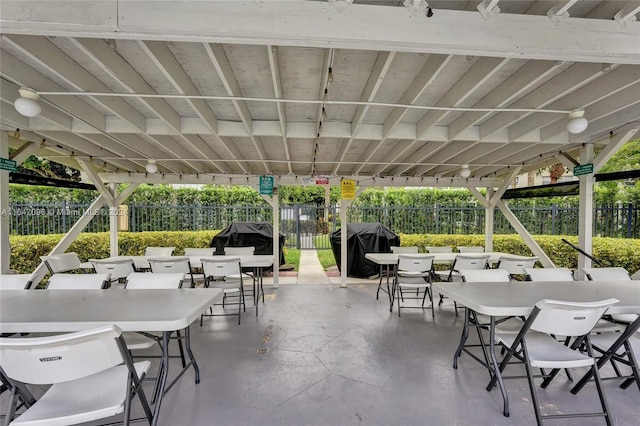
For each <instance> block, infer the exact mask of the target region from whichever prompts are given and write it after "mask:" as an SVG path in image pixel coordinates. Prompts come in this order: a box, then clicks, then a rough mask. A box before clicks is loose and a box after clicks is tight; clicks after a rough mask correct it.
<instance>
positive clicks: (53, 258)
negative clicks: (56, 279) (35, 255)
mask: <svg viewBox="0 0 640 426" xmlns="http://www.w3.org/2000/svg"><path fill="white" fill-rule="evenodd" d="M40 259H42V261H43V262H44V264H45V265H47V268H48V269H49V272H51V273H52V274H57V273H58V272H68V271H72V270H74V269H78V268H80V263H81V262H80V258H79V257H78V254H77V253H74V252H71V253H63V254H52V255H50V256H40Z"/></svg>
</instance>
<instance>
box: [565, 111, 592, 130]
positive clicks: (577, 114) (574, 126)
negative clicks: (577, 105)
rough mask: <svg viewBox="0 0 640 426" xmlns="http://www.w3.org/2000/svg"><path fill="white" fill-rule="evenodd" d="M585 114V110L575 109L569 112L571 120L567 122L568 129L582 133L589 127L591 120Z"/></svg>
mask: <svg viewBox="0 0 640 426" xmlns="http://www.w3.org/2000/svg"><path fill="white" fill-rule="evenodd" d="M583 116H584V110H581V109H579V110H575V111H571V112H570V113H569V119H570V120H569V122H568V123H567V131H568V132H569V133H573V134H577V133H582V132H584V131H585V130H586V129H587V126H588V125H589V122H588V121H587V119H586V118H584V117H583Z"/></svg>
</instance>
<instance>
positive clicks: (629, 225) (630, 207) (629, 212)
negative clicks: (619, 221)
mask: <svg viewBox="0 0 640 426" xmlns="http://www.w3.org/2000/svg"><path fill="white" fill-rule="evenodd" d="M632 235H633V204H631V203H629V204H627V238H631V236H632Z"/></svg>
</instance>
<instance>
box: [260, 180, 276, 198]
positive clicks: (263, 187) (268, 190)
mask: <svg viewBox="0 0 640 426" xmlns="http://www.w3.org/2000/svg"><path fill="white" fill-rule="evenodd" d="M260 195H273V176H260Z"/></svg>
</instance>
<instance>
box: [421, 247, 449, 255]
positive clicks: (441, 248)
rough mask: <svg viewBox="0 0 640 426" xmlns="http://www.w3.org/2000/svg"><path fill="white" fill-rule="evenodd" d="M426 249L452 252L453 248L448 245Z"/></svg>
mask: <svg viewBox="0 0 640 426" xmlns="http://www.w3.org/2000/svg"><path fill="white" fill-rule="evenodd" d="M426 249H427V253H453V249H452V248H451V247H449V246H433V247H426Z"/></svg>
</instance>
